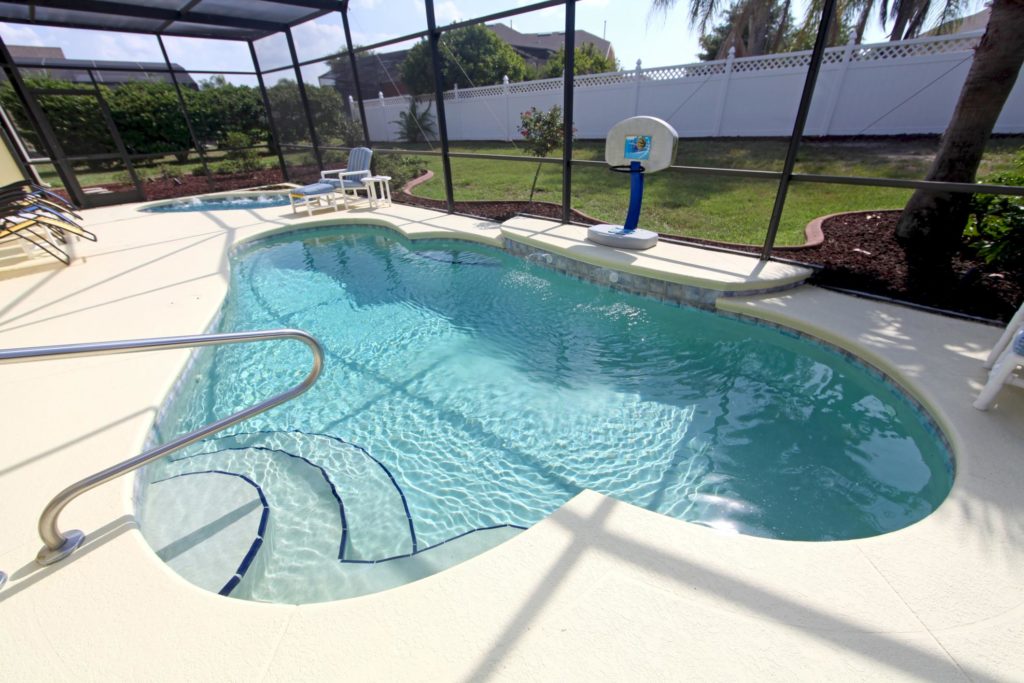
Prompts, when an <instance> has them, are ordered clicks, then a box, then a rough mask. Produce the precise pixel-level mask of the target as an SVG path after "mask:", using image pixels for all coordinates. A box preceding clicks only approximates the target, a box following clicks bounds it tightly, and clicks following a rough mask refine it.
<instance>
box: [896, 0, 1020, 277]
mask: <svg viewBox="0 0 1024 683" xmlns="http://www.w3.org/2000/svg"><path fill="white" fill-rule="evenodd" d="M991 11H992V13H991V16H990V18H989V21H988V26H987V27H986V29H985V35H984V36H982V38H981V43H980V44H979V45H978V47H977V49H976V50H975V53H974V63H973V64H971V69H970V71H969V72H968V74H967V80H966V81H964V86H963V89H962V90H961V91H960V99H959V100H958V101H957V104H956V109H955V110H954V112H953V118H952V120H951V121H950V124H949V127H948V128H947V129H946V132H945V134H943V136H942V141H941V142H940V143H939V151H938V153H937V154H936V156H935V160H934V161H933V162H932V167H931V169H930V170H929V171H928V175H927V176H926V178H925V179H926V180H940V181H946V182H962V183H972V182H974V179H975V175H976V174H977V171H978V165H979V163H981V156H982V154H983V153H984V152H985V145H986V144H987V143H988V139H989V136H990V135H991V134H992V128H993V127H994V126H995V124H996V120H997V119H998V118H999V113H1000V112H1001V111H1002V109H1003V104H1005V102H1006V98H1007V97H1008V96H1009V94H1010V91H1011V90H1012V89H1013V85H1014V83H1016V81H1017V75H1018V74H1019V73H1020V68H1021V63H1022V61H1024V0H993V2H992V10H991ZM969 201H970V197H969V195H967V194H964V193H950V192H935V191H928V190H917V191H915V192H914V194H913V196H912V197H911V198H910V201H909V202H907V205H906V207H905V208H904V209H903V214H902V216H900V220H899V223H898V224H897V226H896V239H897V240H898V241H899V243H900V244H901V245H902V246H903V249H904V251H905V252H906V254H907V259H908V261H909V262H910V265H911V269H912V270H913V271H915V272H916V273H917V275H918V276H927V275H928V274H929V273H933V272H935V270H936V269H941V268H944V267H948V266H949V263H950V257H951V256H952V255H953V253H954V252H955V251H956V249H957V248H958V247H959V245H960V242H961V240H962V238H963V231H964V225H965V224H966V222H967V213H968V204H969ZM912 275H913V273H912Z"/></svg>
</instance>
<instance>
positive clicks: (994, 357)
mask: <svg viewBox="0 0 1024 683" xmlns="http://www.w3.org/2000/svg"><path fill="white" fill-rule="evenodd" d="M985 367H986V368H989V370H990V371H989V373H988V382H987V383H986V384H985V388H984V389H982V390H981V393H980V394H979V395H978V399H977V400H976V401H975V402H974V407H975V408H977V409H978V410H988V408H989V406H991V405H992V402H993V401H995V399H996V395H997V394H998V393H999V391H1000V390H1001V389H1002V388H1003V386H1004V385H1006V384H1012V385H1014V386H1018V387H1024V378H1022V377H1018V376H1017V371H1018V370H1020V369H1021V367H1024V305H1022V306H1021V307H1020V309H1018V310H1017V313H1016V314H1015V315H1014V316H1013V319H1012V320H1010V324H1009V325H1007V326H1006V330H1005V331H1004V332H1003V335H1002V336H1001V337H1000V338H999V341H997V342H996V345H995V346H994V347H992V352H991V353H989V354H988V358H987V359H986V360H985Z"/></svg>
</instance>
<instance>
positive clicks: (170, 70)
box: [156, 33, 213, 187]
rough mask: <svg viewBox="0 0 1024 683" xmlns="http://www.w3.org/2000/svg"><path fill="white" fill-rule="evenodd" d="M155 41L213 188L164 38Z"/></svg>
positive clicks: (201, 147)
mask: <svg viewBox="0 0 1024 683" xmlns="http://www.w3.org/2000/svg"><path fill="white" fill-rule="evenodd" d="M156 41H157V42H158V43H159V44H160V52H161V53H163V56H164V64H166V65H167V71H168V73H170V74H171V83H173V84H174V92H175V93H176V94H177V95H178V108H179V109H181V115H182V116H183V117H185V126H186V127H187V128H188V135H189V137H190V138H192V144H193V145H195V148H196V152H198V153H199V160H200V161H201V162H203V171H204V172H205V173H206V183H207V184H208V185H209V186H210V187H213V176H211V175H210V165H209V164H207V163H206V152H205V150H204V149H203V146H202V144H200V142H199V138H198V137H197V136H196V129H195V128H193V127H192V119H191V117H189V115H188V107H186V106H185V96H184V95H183V94H181V84H180V83H178V76H177V74H175V73H174V67H173V66H171V58H170V57H168V56H167V47H166V46H165V45H164V37H163V36H162V35H160V34H159V33H158V34H157V35H156Z"/></svg>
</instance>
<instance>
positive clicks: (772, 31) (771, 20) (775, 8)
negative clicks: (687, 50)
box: [697, 0, 793, 61]
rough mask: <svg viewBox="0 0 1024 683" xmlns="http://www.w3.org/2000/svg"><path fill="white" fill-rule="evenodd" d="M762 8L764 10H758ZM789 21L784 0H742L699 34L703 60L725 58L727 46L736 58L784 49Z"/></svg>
mask: <svg viewBox="0 0 1024 683" xmlns="http://www.w3.org/2000/svg"><path fill="white" fill-rule="evenodd" d="M762 9H766V10H767V12H766V13H762V12H761V11H760V10H762ZM792 23H793V20H792V16H791V15H790V11H789V2H788V0H786V1H784V2H783V1H782V0H771V1H770V2H759V0H743V1H741V2H738V3H736V4H735V5H733V6H732V7H730V8H729V9H728V10H726V13H725V17H724V18H723V19H722V21H721V22H720V23H719V24H717V25H715V26H714V27H712V28H711V30H710V31H709V32H707V33H705V34H704V35H702V36H701V37H700V47H701V53H700V54H699V55H697V58H698V59H700V60H703V61H711V60H715V59H725V58H726V57H727V56H728V54H729V49H730V48H736V53H735V54H736V56H737V57H750V56H754V55H763V54H769V53H772V52H781V51H784V50H787V49H788V45H787V43H788V42H789V35H788V33H789V29H790V27H791V26H792Z"/></svg>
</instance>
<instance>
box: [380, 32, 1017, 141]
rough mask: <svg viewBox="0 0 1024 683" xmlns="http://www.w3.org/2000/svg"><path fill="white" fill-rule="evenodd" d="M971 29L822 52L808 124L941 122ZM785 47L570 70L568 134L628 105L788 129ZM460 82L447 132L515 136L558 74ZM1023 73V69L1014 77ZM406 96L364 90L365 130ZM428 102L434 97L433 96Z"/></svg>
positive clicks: (871, 126) (733, 126)
mask: <svg viewBox="0 0 1024 683" xmlns="http://www.w3.org/2000/svg"><path fill="white" fill-rule="evenodd" d="M980 37H981V32H980V31H979V32H976V33H963V34H957V35H951V36H939V37H933V38H918V39H914V40H905V41H900V42H892V43H878V44H873V45H853V44H849V45H846V46H844V47H834V48H829V49H828V50H826V52H825V57H824V61H823V63H822V67H821V72H820V75H819V77H818V84H817V88H816V90H815V93H814V101H813V102H812V104H811V110H810V115H809V117H808V120H807V126H806V131H805V132H806V134H807V135H903V134H922V133H942V132H943V131H944V130H945V129H946V126H947V125H948V124H949V120H950V118H951V116H952V114H953V108H954V107H955V105H956V100H957V98H958V97H959V95H960V88H961V86H962V85H963V82H964V79H965V78H966V76H967V71H968V69H970V66H971V60H972V59H973V56H974V48H975V47H976V46H977V44H978V41H979V39H980ZM810 55H811V53H810V52H790V53H784V54H775V55H767V56H762V57H745V58H739V59H737V58H734V57H729V59H725V60H720V61H714V62H698V63H696V64H685V65H682V66H669V67H659V68H655V69H643V68H641V67H640V63H639V62H637V68H636V69H635V70H633V71H620V72H614V73H603V74H593V75H588V76H579V77H577V78H576V88H575V116H574V118H575V121H574V123H575V125H576V129H577V137H579V138H583V139H601V138H604V136H605V134H606V133H607V132H608V130H609V129H610V128H611V126H612V125H613V124H615V123H616V122H617V121H620V120H621V119H624V118H627V117H629V116H636V115H638V114H645V115H650V116H658V117H660V118H663V119H666V120H667V121H669V122H670V123H671V124H672V125H673V126H675V128H676V130H677V131H679V134H680V135H681V136H684V137H727V136H758V137H760V136H788V135H790V133H791V132H792V129H793V120H794V118H795V117H796V110H797V104H798V103H799V100H800V92H801V89H802V88H803V83H804V78H805V77H806V74H807V65H808V63H809V62H810ZM505 80H506V82H505V83H504V84H502V85H491V86H485V87H481V88H463V89H461V90H460V89H458V88H456V89H455V90H451V91H448V92H446V93H445V94H444V100H445V112H446V114H447V119H448V137H449V139H451V140H518V139H519V138H520V135H519V114H520V112H523V111H526V110H528V109H529V108H530V107H537V108H538V109H548V108H550V107H551V106H552V105H556V104H557V105H561V104H562V79H560V78H554V79H545V80H539V81H526V82H522V83H509V82H508V79H507V78H506V79H505ZM1020 80H1024V79H1020ZM1020 80H1019V81H1018V83H1017V84H1016V86H1015V87H1014V89H1013V92H1012V93H1011V94H1010V98H1009V100H1008V101H1007V103H1006V106H1005V107H1004V108H1003V112H1002V115H1001V116H1000V117H999V122H998V123H997V125H996V128H995V132H997V133H1022V132H1024V85H1022V84H1021V82H1020ZM408 103H409V99H408V97H389V98H385V97H383V96H380V97H378V99H377V100H375V101H373V100H367V101H366V102H365V103H364V104H365V108H366V118H367V122H368V124H369V128H370V137H371V138H372V139H373V140H374V141H376V142H382V141H395V140H398V139H399V137H398V130H399V129H398V125H397V124H396V123H395V121H396V120H397V119H398V114H399V112H401V111H405V110H406V109H407V108H408V106H409V104H408ZM430 110H431V112H432V113H435V112H434V107H433V106H431V109H430Z"/></svg>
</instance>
